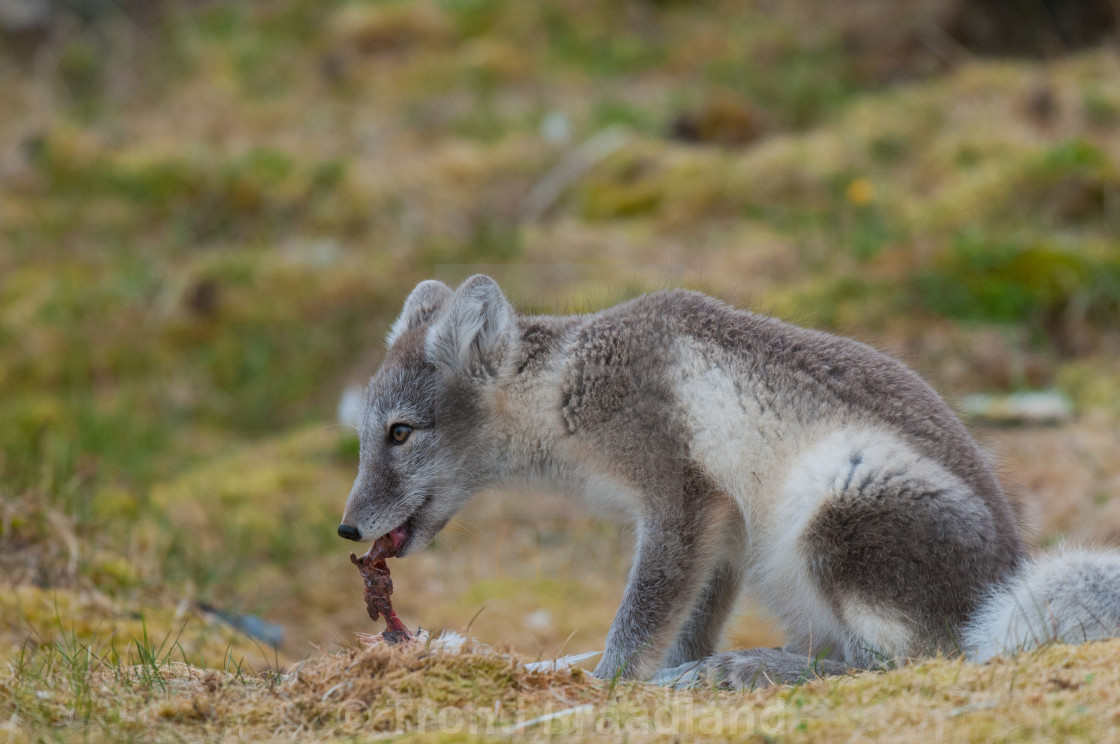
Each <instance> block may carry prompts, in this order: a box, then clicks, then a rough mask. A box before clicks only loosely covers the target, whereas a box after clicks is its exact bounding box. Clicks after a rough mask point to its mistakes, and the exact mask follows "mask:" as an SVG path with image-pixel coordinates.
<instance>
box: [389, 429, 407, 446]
mask: <svg viewBox="0 0 1120 744" xmlns="http://www.w3.org/2000/svg"><path fill="white" fill-rule="evenodd" d="M411 433H412V427H411V426H409V425H407V424H393V425H392V426H391V427H389V444H404V443H405V442H406V441H407V440H408V435H409V434H411Z"/></svg>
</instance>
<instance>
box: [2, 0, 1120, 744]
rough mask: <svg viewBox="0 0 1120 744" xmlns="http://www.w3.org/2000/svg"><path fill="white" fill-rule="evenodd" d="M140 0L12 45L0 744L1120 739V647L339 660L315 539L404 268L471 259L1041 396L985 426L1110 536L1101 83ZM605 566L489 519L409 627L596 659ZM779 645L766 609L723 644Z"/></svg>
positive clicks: (766, 20) (788, 24)
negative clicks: (567, 662) (345, 406)
mask: <svg viewBox="0 0 1120 744" xmlns="http://www.w3.org/2000/svg"><path fill="white" fill-rule="evenodd" d="M157 5H158V8H157V9H155V10H153V11H150V12H144V13H139V12H138V11H137V12H133V11H134V10H135V8H134V7H133V6H130V5H127V4H126V5H119V6H118V5H113V4H108V5H105V6H104V8H102V10H101V11H90V13H89V14H88V17H85V18H84V19H78V18H76V17H71V16H66V15H65V14H64V15H63V17H62V18H61V20H60V23H59V25H58V27H57V28H56V29H55V33H54V35H53V38H51V39H48V40H46V41H42V40H40V41H39V42H37V43H29V44H28V43H24V42H23V41H21V42H20V43H18V44H17V43H15V42H14V41H13V42H12V44H11V46H9V45H8V42H9V41H10V40H9V39H7V38H4V39H2V40H0V44H3V46H0V90H2V91H3V107H2V110H0V496H2V505H0V506H2V511H0V589H2V593H0V661H2V662H3V663H4V664H6V665H7V671H4V672H3V673H0V739H2V738H3V737H4V736H7V737H8V739H9V740H10V741H24V740H41V739H46V740H50V739H92V740H98V739H106V740H122V739H123V740H128V739H136V740H152V739H166V740H172V739H174V740H183V739H186V740H209V739H234V738H252V739H262V740H264V739H292V738H298V739H308V738H317V739H322V740H332V739H340V738H341V739H347V738H352V737H375V736H397V735H399V736H405V737H407V736H410V735H412V734H415V733H417V732H419V731H421V730H426V731H428V732H433V731H438V732H442V734H443V735H444V736H445V737H446V738H448V739H454V740H460V739H465V738H472V737H473V736H475V735H476V734H477V735H480V736H486V735H494V734H498V733H501V732H502V731H504V730H506V729H507V728H509V727H511V726H516V725H517V724H518V721H519V720H520V721H521V722H524V721H526V720H529V719H531V718H532V717H534V716H536V715H540V714H543V713H545V712H548V711H551V710H556V709H558V708H570V707H573V706H577V705H584V704H589V705H590V706H591V707H590V708H586V709H581V710H582V711H583V712H581V713H578V714H572V715H571V716H569V717H568V718H565V719H558V720H557V721H556V722H553V723H541V724H534V725H532V726H529V727H526V728H525V729H524V732H525V733H527V734H529V735H533V736H539V737H542V738H543V737H545V736H549V735H552V734H555V733H560V732H563V731H568V732H569V733H573V734H576V735H579V736H583V737H586V738H590V737H591V736H592V735H593V734H594V732H595V730H596V729H597V728H598V729H600V730H602V731H605V732H606V733H610V734H612V735H613V736H615V738H617V739H620V740H624V739H627V738H629V739H643V740H644V739H655V738H664V739H666V740H669V739H672V738H674V737H676V736H679V735H680V734H682V733H696V734H701V735H707V736H709V737H711V738H725V737H727V736H733V737H734V738H747V739H751V738H752V737H753V738H755V739H758V740H784V739H804V740H814V741H818V740H821V741H840V740H851V739H855V738H869V739H882V740H898V741H913V740H917V739H929V738H931V737H932V738H934V739H938V740H953V741H955V740H967V741H990V740H996V739H1010V740H1024V741H1043V740H1057V739H1078V738H1081V739H1086V740H1091V741H1104V740H1109V737H1113V738H1115V735H1114V734H1113V733H1112V732H1113V731H1114V730H1116V729H1117V727H1116V718H1115V717H1116V715H1117V712H1116V711H1117V710H1118V709H1120V707H1118V704H1117V700H1118V699H1120V697H1118V695H1120V681H1118V680H1117V679H1115V678H1114V677H1115V675H1114V674H1113V671H1112V670H1115V669H1120V664H1118V663H1117V662H1118V661H1120V647H1118V646H1117V645H1116V644H1115V643H1105V644H1094V645H1091V646H1085V647H1078V648H1066V647H1053V648H1047V649H1044V650H1042V651H1040V652H1038V653H1035V654H1030V655H1027V656H1024V657H1021V658H1018V659H1013V660H1006V661H1002V662H997V663H995V664H992V665H987V666H983V667H977V666H973V665H968V664H964V663H962V662H960V661H954V660H935V661H928V662H923V663H921V664H917V665H913V666H909V667H906V668H903V669H900V670H896V671H892V672H887V673H868V674H862V675H858V676H856V677H852V678H846V679H839V680H826V681H819V682H813V683H810V684H808V685H805V686H802V687H799V688H780V689H774V690H768V691H763V692H757V693H752V694H749V695H742V694H728V693H716V692H712V691H707V690H704V691H698V692H695V693H687V694H685V693H679V694H678V693H667V692H665V691H663V690H656V689H650V688H647V687H643V686H631V685H619V686H614V687H612V686H610V685H603V684H601V683H598V682H596V681H594V680H591V679H590V678H588V677H587V676H586V675H580V674H574V675H573V674H568V673H564V674H560V675H545V674H530V673H528V672H525V671H524V670H520V669H518V668H517V667H515V666H513V665H512V664H511V663H510V662H509V661H508V660H506V659H505V657H502V656H495V655H492V654H483V653H470V654H466V655H463V656H457V657H440V656H435V655H430V654H429V655H427V656H425V655H423V654H422V653H420V652H418V651H414V652H393V653H389V652H384V651H358V650H357V647H356V644H355V641H354V633H355V632H363V631H369V630H370V624H369V622H368V620H367V619H366V618H365V616H364V612H363V610H362V607H361V601H360V594H361V592H360V581H359V579H358V576H357V573H356V572H355V571H354V570H353V567H352V566H350V564H349V562H348V561H347V560H346V554H347V552H348V547H347V546H345V545H340V544H338V541H337V538H335V537H334V536H333V528H334V526H335V524H336V523H337V519H338V515H339V514H340V512H341V507H342V504H343V502H344V500H345V496H346V493H347V491H348V489H349V483H350V480H351V479H352V477H353V474H354V471H355V467H356V452H357V450H356V445H355V440H354V438H353V435H352V434H351V433H349V432H347V431H346V430H345V429H343V428H342V427H340V426H338V425H337V424H335V423H334V422H335V406H336V404H337V401H338V399H339V395H340V393H341V391H342V390H343V388H344V387H345V386H346V384H347V383H348V382H349V381H352V380H360V379H362V378H363V377H364V376H366V375H368V373H369V372H370V371H371V369H372V368H373V367H374V366H375V364H376V362H377V360H378V356H379V349H380V345H381V339H382V338H383V336H384V333H385V330H386V328H387V326H388V323H389V322H390V321H391V319H392V316H393V314H394V313H395V311H396V310H397V309H398V308H399V305H400V302H401V301H402V300H403V297H404V296H405V294H406V293H407V290H408V289H409V288H410V287H411V286H412V284H413V283H414V282H415V281H417V280H419V279H422V278H427V277H430V276H437V277H439V278H443V279H446V280H448V281H456V280H459V279H462V278H465V277H466V276H467V275H469V274H471V273H474V272H475V271H479V270H483V271H487V272H488V273H491V274H493V275H494V276H496V277H497V278H499V279H500V281H501V282H502V284H503V286H504V287H505V288H507V290H508V291H509V293H510V295H511V297H512V298H513V299H514V300H515V302H516V303H517V304H518V305H519V306H520V307H522V308H524V309H526V310H528V311H533V312H581V311H586V310H592V309H595V308H598V307H602V306H606V305H609V304H612V303H614V302H616V301H619V300H621V299H625V298H627V297H630V296H633V295H635V294H637V293H639V292H642V291H646V290H649V289H653V288H658V287H661V286H667V285H672V286H676V285H684V286H691V287H696V288H701V289H705V290H707V291H710V292H712V293H714V294H717V295H719V296H722V297H724V298H726V299H728V300H730V301H733V302H737V303H740V304H744V305H748V306H750V307H752V308H754V309H759V310H763V311H767V312H772V313H774V314H777V315H779V316H782V317H785V318H788V319H792V320H795V321H799V322H802V323H805V324H808V325H812V326H816V327H821V328H825V329H829V330H835V331H840V332H844V333H848V334H851V335H855V336H857V337H859V338H861V339H863V340H866V341H869V342H872V343H874V344H876V345H879V346H881V347H884V348H887V349H888V350H891V351H893V352H895V353H896V354H898V355H900V356H902V357H903V358H905V359H906V360H907V361H908V362H909V363H911V364H912V365H913V366H915V367H916V368H917V369H918V370H919V371H921V372H922V373H923V374H925V375H927V376H928V377H929V378H930V379H932V380H933V381H934V382H935V384H936V385H937V386H938V388H939V389H940V390H941V391H942V392H943V393H945V394H946V396H947V397H949V398H950V399H954V398H957V397H959V396H962V395H964V394H966V393H970V392H975V391H994V392H1001V391H1014V390H1022V389H1030V388H1038V387H1057V388H1059V389H1060V390H1062V391H1064V392H1065V393H1066V394H1068V395H1069V396H1070V397H1071V398H1072V399H1073V401H1074V403H1075V406H1076V407H1077V410H1078V418H1077V420H1076V421H1074V422H1071V423H1067V424H1063V425H1061V426H1058V427H1051V428H1033V429H1032V428H1028V429H992V430H986V431H980V432H978V433H979V434H980V435H981V437H982V438H983V439H984V440H985V441H986V443H987V444H988V446H989V448H990V449H991V450H992V451H993V452H994V453H995V454H996V455H997V457H998V458H999V459H1001V461H1002V463H1003V473H1004V481H1005V483H1006V484H1007V485H1008V487H1009V489H1010V490H1011V491H1012V492H1013V493H1016V494H1017V495H1018V497H1019V498H1020V500H1021V501H1022V502H1023V505H1024V514H1025V518H1026V519H1027V521H1028V522H1029V523H1030V526H1031V527H1032V528H1033V530H1034V531H1033V533H1032V539H1033V540H1034V541H1035V542H1036V543H1040V544H1044V543H1049V542H1052V541H1054V540H1057V539H1059V538H1060V537H1061V536H1062V535H1067V536H1072V537H1073V538H1074V539H1078V540H1090V541H1095V542H1109V541H1115V539H1116V538H1117V536H1118V535H1120V506H1117V505H1118V504H1120V500H1118V499H1117V498H1116V496H1117V494H1120V462H1118V460H1117V458H1116V457H1115V452H1116V443H1117V441H1118V439H1120V375H1118V374H1117V372H1116V370H1117V369H1120V364H1118V362H1120V359H1118V357H1120V333H1118V331H1117V329H1118V328H1120V248H1118V245H1120V241H1118V238H1117V236H1118V235H1120V146H1118V144H1117V143H1118V142H1120V138H1118V135H1120V61H1118V58H1117V56H1116V53H1115V51H1114V50H1112V49H1110V48H1108V47H1106V48H1102V49H1098V50H1089V51H1083V52H1079V53H1077V54H1072V55H1061V56H1056V57H1054V58H1053V59H1050V60H1042V61H1039V60H1033V61H1023V60H1018V61H1015V60H1011V61H1008V60H992V59H984V58H980V57H974V56H971V55H967V56H963V57H955V58H954V59H953V60H951V61H950V62H945V61H944V60H943V61H942V62H940V63H938V64H935V65H932V66H931V65H930V64H928V62H929V60H928V55H926V57H923V58H922V59H917V58H914V59H910V58H907V57H901V58H897V59H896V58H894V57H889V55H888V56H884V55H881V54H878V53H877V52H875V51H874V50H872V51H871V52H868V51H867V50H866V49H861V48H860V45H859V44H856V43H853V41H852V39H853V38H863V36H861V34H863V35H866V34H867V33H868V30H869V29H873V28H878V27H880V26H876V25H875V24H880V25H881V24H883V23H887V24H888V27H889V24H890V23H891V22H898V23H902V22H903V21H905V23H902V25H905V26H907V27H909V26H910V25H912V23H913V22H916V21H914V19H910V18H905V19H903V18H901V16H900V15H899V14H902V13H903V12H904V11H891V10H885V11H884V10H880V11H876V12H883V13H887V14H888V16H887V17H879V18H878V19H876V18H868V17H866V13H864V12H863V11H861V12H860V13H850V14H849V13H847V12H837V11H835V10H822V9H821V7H820V4H815V3H810V2H797V1H795V2H789V3H783V4H781V6H773V5H771V4H754V3H747V4H742V3H735V2H721V1H717V0H711V1H706V2H701V3H680V2H649V3H647V2H629V3H610V2H599V1H598V0H581V1H580V2H574V3H563V4H561V3H553V2H540V3H519V2H513V1H512V0H438V1H437V0H429V1H426V2H354V1H348V0H331V1H330V2H321V1H315V2H312V1H311V0H281V1H277V2H269V3H264V2H260V3H257V2H252V3H234V2H213V3H204V4H178V3H171V2H167V3H161V4H157ZM904 5H906V4H902V5H900V6H899V7H902V6H904ZM110 6H112V7H110ZM873 6H874V4H873V3H872V4H864V5H861V6H860V7H862V8H864V11H866V10H867V8H871V7H873ZM90 7H91V8H92V7H93V6H92V5H91V6H90ZM97 7H99V8H100V7H102V6H97ZM845 7H847V6H845ZM876 7H880V8H882V7H885V6H882V4H880V5H879V6H876ZM113 8H116V10H113ZM891 13H894V14H895V15H890V14H891ZM872 15H874V14H872ZM860 23H863V24H866V25H867V27H866V28H862V27H859V26H858V24H860ZM876 33H877V32H876ZM853 34H854V36H853ZM888 67H889V74H887V73H885V72H884V70H886V69H887V68H888ZM885 80H889V82H884V81H885ZM597 138H598V139H597ZM589 141H590V142H592V143H594V142H598V143H599V144H598V146H599V148H600V150H599V152H598V154H596V155H595V156H594V157H590V159H585V160H581V158H588V157H589V156H588V155H587V152H589V151H592V152H593V151H594V149H595V148H593V147H590V146H588V147H586V148H581V147H580V146H581V144H583V143H587V142H589ZM604 143H606V144H604ZM629 550H630V538H629V536H628V534H627V533H626V532H625V531H624V530H621V531H620V530H619V529H618V528H616V527H612V526H608V525H604V524H602V523H600V522H597V521H595V520H593V519H592V518H590V517H589V516H588V515H587V514H586V513H585V512H583V511H582V510H581V509H580V507H579V506H578V505H576V504H575V503H573V502H571V501H568V500H565V499H563V498H560V497H558V496H554V495H549V494H523V493H491V494H485V495H483V496H482V497H480V498H479V499H478V500H477V501H476V502H475V503H473V504H472V505H471V506H470V507H469V508H468V509H467V510H466V511H465V512H464V513H463V514H462V515H461V518H460V519H458V520H456V522H454V523H453V524H452V525H451V526H449V527H448V529H447V530H445V532H444V533H443V534H442V535H441V536H440V537H439V539H438V540H437V541H436V543H435V544H434V545H433V546H432V547H431V548H429V549H428V550H426V551H425V552H423V553H421V554H419V555H417V556H415V557H411V558H409V559H408V560H405V561H399V562H398V563H397V564H396V565H395V566H394V569H393V570H394V577H395V579H396V582H397V587H398V591H397V593H396V595H395V599H396V605H397V607H398V610H399V611H400V614H401V615H402V617H403V618H404V619H405V621H406V622H408V623H409V624H411V625H423V626H424V627H426V628H432V629H440V628H451V629H456V630H466V629H467V627H468V625H469V628H470V634H471V635H472V636H474V637H477V638H479V639H480V640H482V641H484V642H485V643H488V644H491V645H493V646H494V647H496V648H507V647H508V648H512V649H515V653H516V654H517V655H518V657H519V658H522V659H528V660H532V659H535V658H549V657H553V656H556V655H559V654H561V653H565V652H577V651H581V650H586V649H591V648H599V647H601V644H602V639H603V636H604V633H605V629H606V627H607V625H608V623H609V621H610V618H611V615H612V613H613V611H614V609H615V606H616V604H617V600H618V596H619V594H620V592H621V586H622V583H623V581H624V579H625V573H626V568H627V564H628V559H629ZM217 611H221V612H224V613H226V614H250V615H259V616H261V617H263V618H264V619H265V620H268V621H270V622H273V623H278V624H280V625H282V626H283V627H284V629H285V631H286V635H285V640H284V642H283V643H282V644H281V645H280V647H279V648H276V649H273V648H270V647H267V646H265V645H264V644H262V643H261V642H258V641H253V640H251V639H249V638H247V637H246V636H244V635H243V634H240V633H238V632H237V631H235V630H233V629H232V628H230V627H229V626H228V625H226V624H224V623H223V622H221V620H220V619H219V616H218V614H217ZM778 642H780V638H779V637H778V636H777V635H776V634H775V632H774V631H773V629H772V628H771V627H770V625H769V624H768V623H767V621H766V618H764V617H762V616H759V615H756V614H754V613H752V612H746V613H745V614H744V615H743V616H742V617H741V618H740V619H739V621H738V622H737V623H736V624H735V626H734V627H733V628H732V629H731V631H730V633H729V637H728V644H729V645H731V646H751V645H772V644H775V643H778ZM296 662H301V664H302V666H300V667H299V672H298V673H296V674H294V676H288V677H284V676H281V674H278V672H279V673H284V672H286V671H287V670H288V669H289V667H290V665H292V664H293V663H296ZM736 711H738V712H740V713H741V715H742V716H743V719H742V720H739V721H736V720H735V719H734V718H733V717H729V716H731V714H732V713H734V712H736ZM441 713H442V715H443V716H444V719H443V720H442V721H441V720H440V719H439V715H440V714H441ZM425 716H427V718H425ZM433 716H434V717H433ZM456 721H458V724H457V723H456ZM472 721H473V722H475V723H476V724H477V725H476V726H475V729H474V730H473V731H474V733H472V729H471V728H470V726H469V725H467V724H468V723H470V722H472ZM744 722H745V723H744ZM662 724H664V725H662ZM565 726H570V727H571V728H570V730H569V729H565V728H564V727H565Z"/></svg>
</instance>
